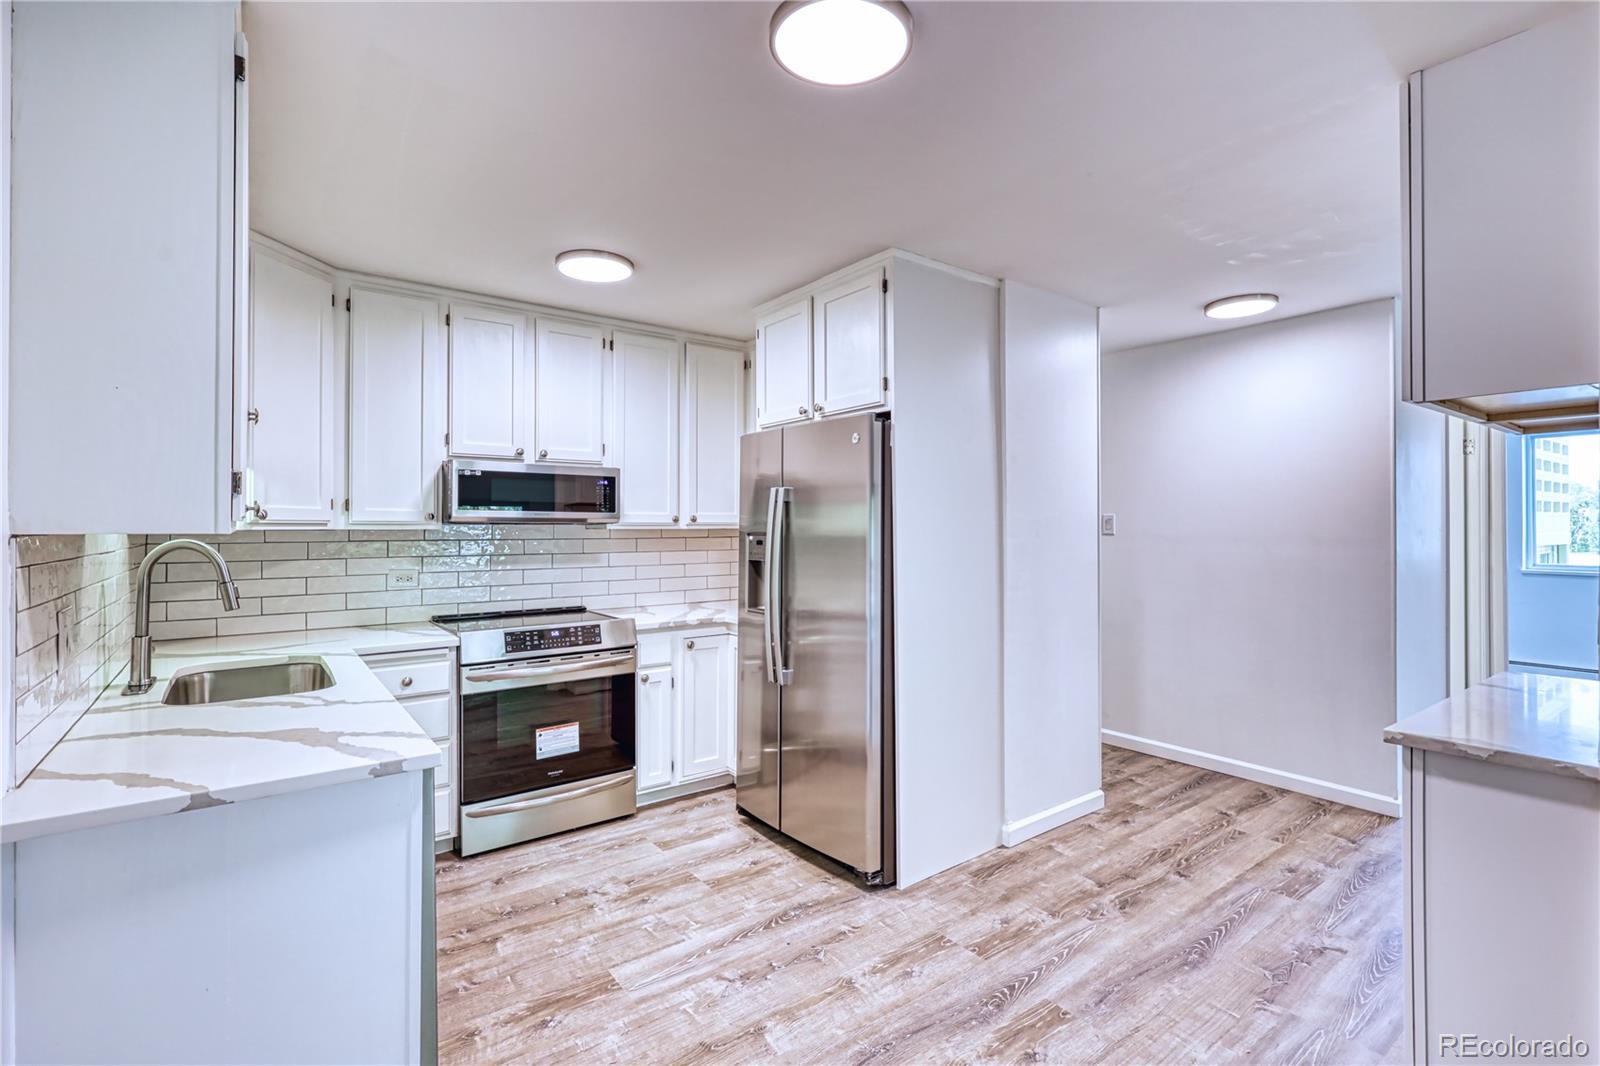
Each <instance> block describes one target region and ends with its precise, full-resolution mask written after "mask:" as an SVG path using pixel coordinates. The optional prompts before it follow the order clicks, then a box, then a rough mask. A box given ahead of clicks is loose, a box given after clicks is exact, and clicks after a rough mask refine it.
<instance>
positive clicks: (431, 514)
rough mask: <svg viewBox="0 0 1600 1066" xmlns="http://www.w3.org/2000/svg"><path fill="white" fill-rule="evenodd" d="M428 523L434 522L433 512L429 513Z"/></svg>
mask: <svg viewBox="0 0 1600 1066" xmlns="http://www.w3.org/2000/svg"><path fill="white" fill-rule="evenodd" d="M428 521H430V522H432V521H433V512H432V511H429V512H428Z"/></svg>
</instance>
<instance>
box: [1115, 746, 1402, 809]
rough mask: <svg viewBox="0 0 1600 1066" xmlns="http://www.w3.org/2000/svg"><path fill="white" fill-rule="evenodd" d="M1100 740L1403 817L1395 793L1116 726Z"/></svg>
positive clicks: (1318, 797)
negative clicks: (1198, 748)
mask: <svg viewBox="0 0 1600 1066" xmlns="http://www.w3.org/2000/svg"><path fill="white" fill-rule="evenodd" d="M1100 739H1101V740H1103V741H1105V742H1106V743H1107V744H1110V745H1111V746H1112V747H1114V748H1127V749H1128V750H1129V751H1138V752H1143V753H1144V754H1146V755H1154V756H1157V757H1158V758H1162V759H1171V760H1172V761H1173V762H1181V763H1184V764H1186V765H1188V766H1198V767H1200V768H1201V769H1203V770H1215V771H1216V772H1217V773H1219V774H1229V775H1231V776H1233V777H1242V778H1244V779H1245V780H1246V781H1255V782H1258V783H1260V784H1263V785H1272V786H1273V787H1274V788H1284V789H1288V790H1289V791H1290V792H1299V793H1303V794H1304V795H1307V796H1315V797H1316V798H1317V799H1325V800H1331V801H1332V802H1334V803H1342V804H1344V805H1345V806H1347V807H1358V808H1360V809H1361V810H1364V811H1371V812H1373V813H1374V814H1386V815H1388V816H1389V817H1391V818H1398V817H1400V800H1399V798H1398V797H1395V796H1382V795H1379V794H1378V793H1376V792H1366V791H1363V790H1362V789H1359V788H1350V787H1349V786H1347V785H1336V784H1334V783H1333V782H1332V781H1324V780H1322V779H1321V778H1316V777H1306V776H1304V775H1303V774H1293V773H1290V772H1288V771H1287V770H1274V769H1273V768H1272V767H1270V766H1260V765H1258V764H1256V763H1253V762H1245V761H1243V760H1242V759H1230V758H1228V757H1227V756H1226V755H1213V754H1211V753H1210V752H1207V751H1196V750H1194V749H1193V748H1184V747H1180V746H1179V745H1177V744H1167V743H1164V742H1163V741H1159V740H1150V739H1148V738H1146V737H1136V736H1134V735H1133V734H1131V733H1119V732H1117V731H1116V730H1115V729H1102V730H1100Z"/></svg>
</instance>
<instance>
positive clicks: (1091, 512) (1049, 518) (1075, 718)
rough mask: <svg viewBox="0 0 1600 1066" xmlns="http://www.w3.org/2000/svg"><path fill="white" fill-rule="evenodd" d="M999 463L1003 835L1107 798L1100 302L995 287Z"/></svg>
mask: <svg viewBox="0 0 1600 1066" xmlns="http://www.w3.org/2000/svg"><path fill="white" fill-rule="evenodd" d="M1000 308H1001V310H1000V321H1001V326H1000V332H1001V351H1002V353H1003V355H1002V364H1003V367H1004V370H1003V398H1004V406H1003V415H1002V420H1001V439H1002V442H1003V450H1002V451H1003V464H1004V478H1003V482H1004V502H1003V508H1004V511H1003V514H1004V553H1003V562H1002V567H1003V573H1004V595H1005V599H1004V617H1005V649H1004V707H1005V719H1004V751H1005V807H1004V824H1003V825H1002V826H1001V839H1002V841H1003V842H1004V843H1006V844H1008V845H1009V844H1016V843H1019V842H1021V841H1023V840H1026V839H1028V838H1029V837H1032V836H1035V835H1037V834H1039V833H1042V832H1044V831H1045V830H1047V829H1051V828H1053V827H1055V826H1058V825H1062V824H1063V823H1065V822H1068V821H1070V820H1072V819H1073V818H1076V817H1079V816H1081V815H1084V814H1088V813H1090V812H1092V811H1096V810H1099V809H1100V808H1101V807H1102V806H1104V805H1105V794H1104V793H1103V792H1102V791H1101V790H1100V618H1099V609H1100V597H1099V579H1100V575H1099V551H1100V536H1099V525H1098V515H1099V473H1100V470H1099V445H1100V342H1099V313H1098V311H1097V310H1096V309H1095V308H1093V307H1090V306H1089V305H1087V304H1081V303H1078V302H1077V301H1076V300H1070V299H1068V298H1067V297H1065V296H1059V295H1057V294H1055V293H1050V292H1044V291H1042V290H1040V289H1034V288H1030V287H1028V286H1026V285H1019V284H1017V283H1016V282H1012V281H1006V282H1003V283H1002V284H1001V288H1000Z"/></svg>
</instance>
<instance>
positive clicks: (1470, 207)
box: [1401, 5, 1600, 430]
mask: <svg viewBox="0 0 1600 1066" xmlns="http://www.w3.org/2000/svg"><path fill="white" fill-rule="evenodd" d="M1597 80H1600V11H1596V9H1595V8H1594V6H1593V5H1585V6H1584V7H1583V8H1581V9H1578V10H1574V11H1573V12H1572V13H1570V14H1566V15H1563V16H1562V17H1560V18H1557V19H1553V20H1551V21H1548V22H1545V23H1543V24H1542V25H1539V26H1537V27H1535V28H1533V29H1531V30H1528V31H1526V32H1524V33H1519V34H1517V35H1516V36H1514V37H1508V38H1506V39H1505V40H1502V41H1497V42H1496V43H1494V44H1491V45H1488V46H1487V47H1484V48H1480V49H1478V50H1477V51H1475V52H1469V53H1467V54H1466V55H1463V56H1460V57H1458V58H1456V59H1452V60H1449V61H1448V62H1445V63H1441V64H1439V65H1438V66H1435V67H1430V68H1428V69H1427V70H1424V71H1422V72H1421V73H1418V74H1413V75H1412V76H1411V79H1410V84H1409V86H1408V89H1407V95H1406V103H1407V117H1408V120H1409V131H1410V144H1409V153H1408V157H1407V162H1408V167H1409V174H1408V177H1409V182H1408V195H1407V201H1406V206H1407V211H1408V219H1407V221H1408V226H1407V237H1408V240H1407V248H1408V254H1409V266H1408V270H1407V272H1406V298H1405V299H1404V300H1402V303H1401V306H1402V309H1403V310H1404V312H1405V315H1406V318H1407V323H1406V330H1405V335H1406V338H1407V341H1408V348H1409V366H1408V368H1407V370H1408V373H1406V374H1405V375H1403V377H1404V385H1405V393H1404V394H1405V398H1406V399H1408V400H1415V401H1424V402H1446V401H1455V402H1452V403H1447V404H1446V406H1448V407H1450V408H1451V409H1453V410H1457V411H1460V412H1461V413H1464V414H1467V415H1468V416H1469V417H1486V416H1487V417H1488V418H1489V419H1490V420H1491V421H1502V422H1506V423H1509V424H1512V425H1521V427H1522V428H1526V429H1528V430H1538V429H1541V428H1544V429H1556V428H1560V427H1561V425H1562V424H1563V423H1562V421H1561V409H1562V408H1568V409H1570V412H1569V414H1570V418H1569V419H1568V420H1567V421H1566V422H1565V424H1566V425H1569V426H1576V425H1580V424H1585V425H1593V424H1594V421H1595V419H1594V410H1595V397H1596V394H1595V392H1594V390H1592V389H1589V388H1585V386H1588V385H1590V384H1592V383H1594V382H1595V381H1596V379H1597V378H1600V300H1597V299H1596V298H1595V293H1596V292H1597V291H1600V242H1597V241H1596V239H1595V234H1596V232H1597V231H1600V162H1597V161H1600V94H1596V92H1595V85H1596V82H1597ZM1536 390H1543V391H1544V392H1545V394H1544V395H1542V396H1526V397H1521V398H1518V397H1514V396H1506V395H1505V394H1515V393H1531V392H1534V391H1536Z"/></svg>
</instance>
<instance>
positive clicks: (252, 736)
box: [0, 626, 451, 1063]
mask: <svg viewBox="0 0 1600 1066" xmlns="http://www.w3.org/2000/svg"><path fill="white" fill-rule="evenodd" d="M423 631H427V632H423ZM450 639H451V638H450V637H449V636H448V634H444V633H442V631H439V630H436V629H434V628H433V627H431V626H410V627H391V628H388V629H369V630H347V631H332V632H330V633H326V634H315V635H312V636H311V637H310V638H308V639H307V640H306V641H304V642H303V643H302V644H301V645H300V646H297V647H294V648H291V649H285V648H283V647H271V646H265V647H262V646H260V645H271V644H272V641H271V640H270V638H261V637H257V638H254V641H253V643H254V645H256V646H252V639H251V638H235V639H233V640H232V641H230V642H227V645H226V646H222V647H219V646H215V645H219V644H223V642H201V641H190V642H187V643H186V644H185V645H180V646H179V647H180V649H181V650H177V651H174V650H171V647H170V646H167V645H158V646H157V648H156V651H155V655H154V663H153V665H154V673H155V677H156V681H155V684H154V686H153V687H152V688H151V689H150V691H149V692H146V693H143V694H140V695H121V694H117V693H116V691H115V690H112V691H109V692H107V694H106V695H105V696H104V697H103V698H102V699H101V700H100V701H99V702H98V703H97V704H96V705H95V706H94V707H92V708H91V709H90V710H89V711H88V713H86V714H84V715H83V717H82V718H81V719H80V720H79V721H78V723H77V724H76V725H75V726H74V727H73V728H72V729H71V731H70V732H68V734H67V736H66V737H65V738H64V739H63V740H62V742H61V743H60V744H58V745H57V746H56V748H55V750H54V751H52V752H51V753H50V755H49V756H48V757H47V758H46V759H45V760H44V762H43V763H41V764H40V766H39V768H38V769H37V770H35V771H34V772H33V774H32V775H31V776H30V777H29V779H28V780H27V781H26V782H25V783H24V784H23V785H22V786H21V787H19V788H18V789H16V790H15V791H12V792H10V793H8V794H7V795H6V797H5V800H4V805H3V813H0V832H3V840H4V843H5V846H6V847H7V849H8V851H10V852H11V854H10V855H9V856H8V865H12V866H13V871H14V873H13V876H14V883H13V884H11V885H8V888H7V890H8V893H9V894H12V895H13V896H14V905H15V914H16V921H15V932H14V945H10V948H11V950H13V951H14V953H15V955H14V957H15V973H16V976H17V980H16V986H15V987H16V993H15V994H16V1012H17V1017H18V1018H19V1019H21V1020H22V1024H19V1025H18V1026H17V1028H16V1031H15V1034H14V1038H15V1041H16V1054H17V1060H18V1061H21V1062H33V1063H44V1062H86V1061H103V1062H111V1061H123V1062H131V1061H138V1062H175V1061H202V1060H203V1061H213V1062H221V1061H237V1060H239V1058H240V1054H241V1053H240V1048H241V1047H243V1046H248V1047H249V1048H250V1049H251V1051H250V1053H249V1056H248V1057H250V1058H253V1059H257V1060H259V1061H275V1062H308V1061H317V1060H321V1061H340V1062H351V1063H354V1062H376V1061H383V1062H419V1061H422V1060H423V1058H424V1057H428V1058H431V1054H432V1049H433V1019H434V990H433V987H432V986H433V978H432V974H433V951H434V944H433V920H432V915H433V883H432V873H433V870H432V863H433V846H432V841H433V826H432V820H433V804H432V803H431V802H430V798H431V797H432V795H433V781H432V778H433V776H434V774H435V772H436V770H437V769H438V768H439V767H440V765H441V759H440V752H439V749H438V747H437V746H436V745H435V744H434V743H433V741H432V740H430V739H429V737H428V734H427V733H426V732H425V731H423V730H422V729H421V728H420V727H419V726H418V725H417V724H416V722H415V721H414V720H413V719H412V717H411V716H410V715H409V714H407V713H406V711H405V709H403V708H402V707H401V705H400V704H398V703H397V702H396V701H395V699H394V698H393V697H392V696H391V695H390V693H389V692H388V691H387V690H386V689H385V688H384V686H383V685H382V683H381V682H380V680H379V679H378V678H377V677H376V676H374V674H373V672H372V671H371V670H370V669H368V667H367V666H366V665H365V664H364V663H363V662H362V660H361V658H360V655H359V654H358V653H367V654H372V653H374V652H384V651H405V650H408V649H411V648H414V647H416V646H417V644H418V641H422V642H423V643H424V644H427V645H428V646H437V645H438V644H439V643H441V642H448V641H449V640H450ZM280 643H281V640H280ZM285 664H298V665H299V666H300V667H301V668H302V669H304V670H306V671H309V672H311V673H312V674H313V675H314V676H315V677H316V678H317V679H318V681H317V683H318V684H320V685H321V687H319V688H317V689H315V690H314V691H301V692H298V693H295V694H288V695H271V696H259V697H256V698H244V699H230V700H227V701H225V702H214V703H192V704H189V705H182V704H176V705H175V704H170V703H167V702H164V701H165V700H166V699H168V698H169V694H170V693H173V692H175V691H177V690H178V689H179V688H180V687H182V682H183V679H184V677H185V676H187V675H193V674H195V673H196V672H199V671H217V672H218V673H219V674H223V673H226V672H228V671H233V670H241V669H249V668H262V667H265V668H273V667H278V666H282V665H285ZM332 959H337V960H339V964H338V965H337V966H329V965H324V964H323V963H324V962H325V961H327V960H332ZM85 1003H91V1004H109V1003H116V1004H118V1005H119V1009H117V1010H116V1011H113V1012H108V1013H101V1014H99V1016H98V1017H97V1019H96V1020H95V1021H94V1023H93V1024H85V1019H84V1016H83V1013H82V1012H83V1004H85ZM424 1048H426V1049H427V1051H428V1054H427V1056H424V1052H423V1049H424Z"/></svg>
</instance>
